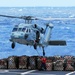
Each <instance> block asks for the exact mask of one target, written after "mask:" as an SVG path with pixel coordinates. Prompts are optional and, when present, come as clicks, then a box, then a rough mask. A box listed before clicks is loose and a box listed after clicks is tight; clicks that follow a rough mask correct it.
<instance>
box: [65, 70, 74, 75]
mask: <svg viewBox="0 0 75 75" xmlns="http://www.w3.org/2000/svg"><path fill="white" fill-rule="evenodd" d="M73 73H75V71H73V72H70V73H67V74H66V75H71V74H73Z"/></svg>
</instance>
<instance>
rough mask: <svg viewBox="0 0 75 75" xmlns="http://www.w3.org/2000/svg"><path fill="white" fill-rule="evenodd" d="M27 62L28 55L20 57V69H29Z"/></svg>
mask: <svg viewBox="0 0 75 75" xmlns="http://www.w3.org/2000/svg"><path fill="white" fill-rule="evenodd" d="M27 62H28V57H27V56H21V57H19V69H27V65H28V64H27Z"/></svg>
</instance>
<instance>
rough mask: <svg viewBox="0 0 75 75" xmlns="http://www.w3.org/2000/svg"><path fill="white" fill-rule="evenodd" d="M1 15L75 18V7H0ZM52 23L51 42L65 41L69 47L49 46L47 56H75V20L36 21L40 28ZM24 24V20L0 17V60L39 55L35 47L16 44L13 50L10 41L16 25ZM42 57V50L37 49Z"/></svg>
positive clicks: (46, 50)
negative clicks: (9, 57) (10, 57)
mask: <svg viewBox="0 0 75 75" xmlns="http://www.w3.org/2000/svg"><path fill="white" fill-rule="evenodd" d="M0 14H2V15H3V14H4V15H12V16H34V17H44V18H49V17H52V18H75V7H0ZM48 22H51V23H53V25H54V28H53V30H52V35H51V38H50V39H51V40H65V41H66V42H67V46H48V47H46V48H45V52H46V56H54V55H61V56H64V55H72V56H75V20H67V21H59V20H58V21H42V20H38V21H34V23H36V24H38V25H39V26H41V27H42V26H43V27H44V25H45V24H46V23H48ZM19 23H24V20H20V19H14V18H12V19H11V18H5V17H0V59H1V58H6V57H8V56H12V55H14V56H15V55H17V56H21V55H28V56H32V55H38V53H37V51H36V50H34V48H33V47H30V46H25V45H21V44H17V43H16V47H15V49H12V48H11V42H10V41H9V39H10V35H11V31H12V29H13V27H14V25H17V24H19ZM37 50H38V52H39V55H40V56H41V55H42V48H39V47H38V48H37Z"/></svg>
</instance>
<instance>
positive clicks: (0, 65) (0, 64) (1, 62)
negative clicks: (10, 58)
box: [0, 59, 8, 69]
mask: <svg viewBox="0 0 75 75" xmlns="http://www.w3.org/2000/svg"><path fill="white" fill-rule="evenodd" d="M7 66H8V65H7V59H1V60H0V69H7Z"/></svg>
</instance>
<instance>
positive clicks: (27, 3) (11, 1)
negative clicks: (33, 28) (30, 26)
mask: <svg viewBox="0 0 75 75" xmlns="http://www.w3.org/2000/svg"><path fill="white" fill-rule="evenodd" d="M37 6H49V7H71V6H75V0H0V7H37Z"/></svg>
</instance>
